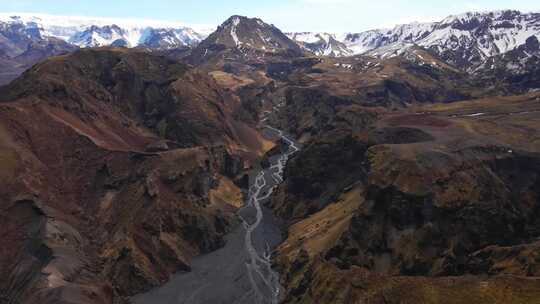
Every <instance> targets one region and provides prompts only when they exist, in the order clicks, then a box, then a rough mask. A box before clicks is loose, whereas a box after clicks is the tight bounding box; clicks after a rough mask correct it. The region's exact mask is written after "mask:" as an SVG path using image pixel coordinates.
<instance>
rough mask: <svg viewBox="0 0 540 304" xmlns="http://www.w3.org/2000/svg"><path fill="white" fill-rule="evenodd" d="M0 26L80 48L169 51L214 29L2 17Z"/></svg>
mask: <svg viewBox="0 0 540 304" xmlns="http://www.w3.org/2000/svg"><path fill="white" fill-rule="evenodd" d="M0 24H4V26H18V27H22V28H25V29H26V31H27V32H29V33H33V35H35V36H37V35H39V36H40V37H54V38H58V39H61V40H64V41H66V42H68V43H70V44H73V45H76V46H78V47H99V46H110V45H113V46H126V47H149V48H157V49H170V48H176V47H181V46H193V45H196V44H198V43H199V42H200V41H202V40H203V39H204V38H206V37H207V36H208V34H209V33H210V32H211V31H212V28H211V27H198V28H197V29H193V28H191V27H187V26H184V25H182V24H180V23H174V22H162V21H151V20H131V19H126V20H123V19H106V18H87V17H61V16H51V15H41V14H15V13H14V14H0Z"/></svg>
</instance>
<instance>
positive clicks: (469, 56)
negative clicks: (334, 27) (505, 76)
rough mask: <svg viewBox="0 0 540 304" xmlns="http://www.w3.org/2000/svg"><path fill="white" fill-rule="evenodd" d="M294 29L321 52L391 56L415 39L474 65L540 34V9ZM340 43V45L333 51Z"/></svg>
mask: <svg viewBox="0 0 540 304" xmlns="http://www.w3.org/2000/svg"><path fill="white" fill-rule="evenodd" d="M288 35H289V37H290V38H291V39H293V40H295V41H296V42H297V43H298V44H299V45H301V46H302V47H304V48H306V49H309V50H311V51H312V52H314V53H316V54H317V55H330V56H349V55H351V54H363V53H366V52H369V54H372V55H377V54H386V56H388V55H389V54H399V53H400V52H398V51H396V50H397V48H399V47H400V46H403V47H405V48H407V47H408V46H409V45H410V44H414V45H417V46H420V47H422V48H425V49H428V50H429V51H431V52H432V53H434V54H436V55H437V56H439V57H440V58H442V59H443V60H445V61H447V62H449V63H451V64H453V65H455V66H458V67H460V68H464V69H470V68H472V67H474V66H477V65H479V64H481V63H482V62H484V61H485V60H486V58H489V57H492V56H496V55H499V54H504V53H507V52H509V51H512V50H515V49H517V48H518V47H520V46H522V45H524V44H525V43H526V41H527V39H529V38H531V37H535V38H540V13H521V12H519V11H515V10H502V11H493V12H469V13H464V14H460V15H452V16H448V17H446V18H444V19H443V20H441V21H439V22H429V23H418V22H414V23H409V24H402V25H397V26H395V27H394V28H392V29H378V30H370V31H365V32H361V33H347V34H342V35H337V34H327V33H289V34H288ZM329 37H332V38H333V39H335V40H336V42H333V44H334V45H335V46H332V47H330V46H329V45H330V44H331V43H330V39H329ZM336 48H337V49H339V50H340V51H339V52H338V51H333V52H332V51H330V50H331V49H336ZM381 48H382V49H381ZM389 50H392V51H390V52H389Z"/></svg>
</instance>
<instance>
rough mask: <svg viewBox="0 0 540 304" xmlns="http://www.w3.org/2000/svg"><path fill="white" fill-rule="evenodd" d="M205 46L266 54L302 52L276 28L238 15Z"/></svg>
mask: <svg viewBox="0 0 540 304" xmlns="http://www.w3.org/2000/svg"><path fill="white" fill-rule="evenodd" d="M204 44H205V45H210V44H215V45H224V46H226V47H229V48H238V49H252V50H259V51H264V52H279V51H282V50H286V49H293V50H295V51H298V52H301V50H300V48H299V47H298V45H297V44H296V43H294V42H293V41H291V40H290V39H289V38H288V37H287V36H285V34H283V33H282V32H281V31H280V30H279V29H278V28H276V27H275V26H273V25H270V24H267V23H265V22H264V21H262V20H261V19H258V18H248V17H245V16H238V15H234V16H232V17H230V18H229V19H227V20H226V21H225V22H224V23H223V24H222V25H220V26H219V27H218V29H217V30H216V31H215V32H214V33H212V34H211V35H210V36H209V37H208V39H206V40H205V42H204Z"/></svg>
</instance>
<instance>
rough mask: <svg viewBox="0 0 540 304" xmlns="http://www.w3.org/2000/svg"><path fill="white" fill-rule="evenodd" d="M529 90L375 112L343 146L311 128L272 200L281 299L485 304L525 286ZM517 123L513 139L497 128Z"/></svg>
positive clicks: (532, 147)
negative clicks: (282, 229) (509, 96)
mask: <svg viewBox="0 0 540 304" xmlns="http://www.w3.org/2000/svg"><path fill="white" fill-rule="evenodd" d="M534 98H535V97H534V96H533V97H530V96H523V97H521V98H517V97H514V99H513V101H512V102H511V103H508V102H509V100H504V101H503V100H501V101H500V103H499V102H497V101H493V100H485V101H475V102H463V103H459V104H456V105H448V106H440V105H436V106H433V107H427V108H429V109H430V111H433V112H432V113H431V114H429V115H428V114H425V113H426V112H423V111H424V110H425V109H427V108H422V109H420V110H419V111H418V112H420V113H415V114H392V113H384V112H379V113H378V115H377V116H376V117H377V119H376V120H375V122H373V123H371V124H369V126H368V128H367V130H366V131H365V132H362V131H360V132H354V131H352V130H351V134H354V135H353V136H349V137H348V138H349V139H348V142H349V144H348V145H344V144H343V142H342V141H340V140H336V139H335V138H336V137H335V134H336V133H335V132H334V131H323V130H320V131H319V133H318V135H319V138H317V139H311V140H310V141H308V144H307V145H306V147H305V149H303V150H302V151H300V152H299V153H298V154H297V155H296V156H295V157H294V159H293V160H291V163H290V165H289V167H288V168H287V171H286V179H285V183H284V184H283V185H282V186H280V188H279V189H278V191H277V192H276V193H277V194H276V195H275V196H274V197H273V200H272V206H273V208H274V210H276V212H277V214H278V215H280V216H282V217H283V218H285V219H286V220H289V230H288V232H289V233H288V239H287V240H286V241H285V242H284V243H283V244H282V245H281V246H280V247H279V248H278V253H277V255H276V258H275V261H276V265H277V267H279V269H280V271H281V272H280V273H282V282H283V284H284V286H286V289H287V291H288V292H287V295H286V299H285V302H286V303H309V302H313V301H318V302H319V303H357V302H363V301H367V302H370V303H371V302H373V303H379V302H380V303H388V302H400V301H405V302H407V303H408V302H417V301H424V302H426V303H437V302H440V301H441V300H440V298H439V296H440V295H443V294H447V293H451V294H454V295H455V297H452V299H447V298H445V299H444V300H443V302H444V303H460V301H462V302H463V301H465V302H467V301H475V302H477V303H484V302H485V303H489V301H490V300H486V299H487V298H485V296H486V295H487V294H494V291H495V290H500V289H499V288H505V289H504V290H505V291H504V292H501V293H500V294H497V295H494V296H493V297H494V298H495V299H503V298H505V299H511V300H509V301H510V302H512V301H516V302H519V301H523V300H524V299H527V298H528V297H529V296H537V295H538V294H539V291H540V281H539V280H538V267H539V262H540V260H539V259H538V256H537V254H536V251H537V247H538V237H539V236H540V229H539V228H540V221H539V220H538V218H539V217H538V215H539V212H540V204H539V202H540V199H539V198H540V188H539V184H540V175H539V173H538V172H540V167H539V166H540V154H538V151H539V150H538V148H539V147H538V145H537V143H536V142H535V141H533V142H531V141H529V140H527V139H526V138H528V136H529V135H527V134H532V133H529V132H533V133H534V132H537V131H532V129H530V128H533V129H534V130H538V128H539V127H538V125H537V124H536V123H535V122H534V121H536V120H535V118H533V117H534V115H535V114H534V113H535V111H536V109H537V106H534V105H533V104H532V103H531V102H532V100H535V99H534ZM531 107H532V108H531ZM517 108H519V110H518V109H517ZM463 111H465V113H463ZM480 111H484V112H483V113H490V112H491V111H493V113H496V114H480V115H479V114H475V113H480ZM512 112H519V113H524V114H523V116H519V117H517V116H515V117H514V116H511V115H509V114H506V113H512ZM422 113H424V114H422ZM434 113H435V114H434ZM457 113H461V114H457ZM482 115H488V116H486V117H485V118H482V119H480V118H476V117H479V116H482ZM332 119H335V117H332ZM518 122H519V124H520V125H523V126H527V127H524V128H521V127H518V128H515V129H512V130H511V131H509V132H512V134H513V138H512V136H508V133H505V132H504V131H503V130H505V128H507V127H508V126H509V125H510V124H516V123H518ZM341 131H343V129H341ZM518 134H520V135H518ZM521 135H523V137H522V136H521ZM330 138H332V139H333V140H330ZM518 138H519V139H518ZM354 147H362V148H361V149H355V148H354ZM322 151H327V153H323V152H322ZM297 168H302V169H301V170H300V169H297ZM301 172H302V173H301ZM305 172H308V174H306V173H305ZM310 172H314V174H310ZM299 180H300V181H303V182H302V183H298V182H297V181H299ZM316 185H321V187H320V188H321V189H322V190H321V191H314V190H313V188H314V187H315V186H316ZM311 194H313V195H311ZM515 280H517V281H519V282H521V283H520V284H524V285H523V286H526V287H524V289H519V290H518V289H516V286H517V285H514V283H513V282H517V281H515ZM482 284H484V285H485V289H482V290H481V291H479V290H477V289H474V288H472V287H471V286H477V285H482ZM484 285H482V286H484ZM426 288H427V289H426ZM426 290H430V292H429V293H426ZM437 299H438V300H437ZM491 299H492V298H491Z"/></svg>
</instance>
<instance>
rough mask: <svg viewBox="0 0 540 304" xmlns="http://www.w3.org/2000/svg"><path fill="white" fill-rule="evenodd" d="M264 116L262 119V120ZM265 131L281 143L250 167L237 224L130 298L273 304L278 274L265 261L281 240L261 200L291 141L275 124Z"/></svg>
mask: <svg viewBox="0 0 540 304" xmlns="http://www.w3.org/2000/svg"><path fill="white" fill-rule="evenodd" d="M263 121H264V120H263ZM265 128H266V130H265V131H267V132H269V133H272V135H273V136H277V137H279V138H281V139H282V141H283V142H285V143H286V144H287V151H285V152H283V153H282V154H279V155H275V156H273V157H272V158H271V159H270V167H269V168H267V169H261V170H260V171H259V172H255V174H253V177H252V178H251V186H250V189H249V193H248V197H247V201H246V204H245V206H244V207H243V208H242V209H241V210H240V211H239V212H238V215H239V217H240V218H241V219H242V225H240V226H239V227H238V228H237V229H236V230H234V231H233V232H232V233H231V234H229V235H228V236H227V237H226V245H225V246H224V247H223V248H221V249H219V250H217V251H214V252H212V253H209V254H206V255H202V256H199V257H197V258H195V259H194V260H193V261H192V264H191V266H192V271H191V272H188V273H178V274H176V275H174V276H173V277H172V279H171V280H170V281H169V282H168V283H166V284H165V285H163V286H161V287H158V288H155V289H153V290H151V291H149V292H147V293H144V294H141V295H138V296H135V297H133V298H132V302H133V303H134V304H179V303H186V304H187V303H189V304H203V303H204V304H218V303H219V304H221V303H223V304H233V303H238V304H257V303H260V304H277V303H278V302H279V300H280V296H281V295H282V289H281V286H280V284H279V274H278V273H276V272H275V271H274V270H273V269H272V267H271V250H272V249H273V248H275V247H276V246H277V245H278V244H279V243H280V242H281V232H280V230H279V226H278V223H277V221H276V219H275V217H274V216H273V215H272V213H271V212H270V210H268V208H266V207H265V206H264V203H265V202H266V201H267V200H268V199H269V198H270V196H271V195H272V192H273V191H274V189H275V188H276V186H277V185H278V184H279V183H281V182H282V181H283V170H284V168H285V165H286V164H287V161H288V160H289V157H290V156H291V155H292V154H294V153H296V152H297V151H298V150H299V148H298V146H297V144H296V143H295V142H294V141H293V140H292V139H291V138H289V137H288V136H286V135H285V134H283V132H282V131H281V130H278V129H275V128H272V127H270V126H265Z"/></svg>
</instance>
